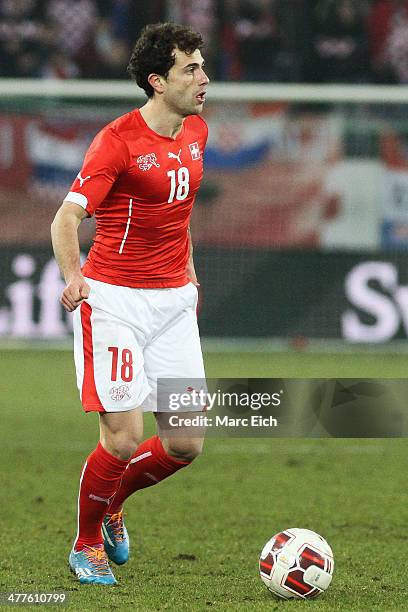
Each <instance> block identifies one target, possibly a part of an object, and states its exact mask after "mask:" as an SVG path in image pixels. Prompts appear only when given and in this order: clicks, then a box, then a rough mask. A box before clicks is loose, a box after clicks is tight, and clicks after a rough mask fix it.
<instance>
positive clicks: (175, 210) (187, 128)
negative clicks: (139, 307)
mask: <svg viewBox="0 0 408 612" xmlns="http://www.w3.org/2000/svg"><path fill="white" fill-rule="evenodd" d="M207 135H208V129H207V125H206V123H205V121H204V120H203V119H202V118H201V117H199V116H198V115H190V116H188V117H186V118H185V119H184V122H183V126H182V129H181V131H180V133H179V134H178V136H177V137H176V138H170V137H167V136H160V135H159V134H157V133H156V132H154V131H153V130H151V129H150V128H149V127H148V125H147V124H146V122H145V121H144V119H143V117H142V115H141V114H140V111H139V110H138V109H136V110H134V111H132V112H130V113H128V114H126V115H123V116H122V117H119V118H118V119H116V120H115V121H113V122H112V123H110V124H109V125H107V126H106V127H105V128H103V129H102V130H101V131H100V132H99V134H98V135H97V136H96V137H95V139H94V141H93V142H92V144H91V146H90V147H89V149H88V152H87V154H86V156H85V160H84V164H83V166H82V169H81V172H80V173H79V174H78V176H77V178H76V179H75V181H74V183H73V184H72V187H71V191H70V192H69V193H68V195H67V196H66V198H65V200H67V201H69V202H74V203H76V204H79V205H80V206H82V207H83V208H84V209H85V210H86V211H87V213H88V214H89V215H90V216H91V215H93V214H95V217H96V235H95V238H94V243H93V245H92V247H91V249H90V251H89V254H88V258H87V260H86V262H85V265H84V267H83V270H82V271H83V274H84V275H85V276H89V277H90V278H93V279H95V280H99V281H103V282H106V283H110V284H113V285H123V286H126V287H146V288H149V287H152V288H154V287H181V286H183V285H185V284H186V283H187V282H188V278H187V276H186V264H187V261H188V258H189V241H188V232H187V230H188V226H189V221H190V216H191V211H192V207H193V204H194V199H195V195H196V193H197V190H198V188H199V186H200V182H201V179H202V176H203V151H204V147H205V144H206V141H207Z"/></svg>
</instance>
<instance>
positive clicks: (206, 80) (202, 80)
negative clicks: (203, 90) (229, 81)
mask: <svg viewBox="0 0 408 612" xmlns="http://www.w3.org/2000/svg"><path fill="white" fill-rule="evenodd" d="M201 72H202V74H201V78H200V85H208V83H209V82H210V79H209V78H208V76H207V75H206V73H205V72H204V70H203V69H201Z"/></svg>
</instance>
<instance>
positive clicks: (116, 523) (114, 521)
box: [108, 510, 125, 542]
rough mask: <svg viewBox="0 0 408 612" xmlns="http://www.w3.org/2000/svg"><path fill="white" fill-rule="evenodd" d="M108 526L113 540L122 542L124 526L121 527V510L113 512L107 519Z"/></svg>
mask: <svg viewBox="0 0 408 612" xmlns="http://www.w3.org/2000/svg"><path fill="white" fill-rule="evenodd" d="M108 525H110V526H111V527H112V530H113V534H114V536H115V540H117V541H118V542H123V539H124V537H125V531H124V525H123V510H121V511H120V512H115V514H111V515H110V517H109V521H108Z"/></svg>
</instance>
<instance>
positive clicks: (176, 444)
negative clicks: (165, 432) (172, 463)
mask: <svg viewBox="0 0 408 612" xmlns="http://www.w3.org/2000/svg"><path fill="white" fill-rule="evenodd" d="M163 446H164V448H165V450H166V452H167V453H168V454H169V455H171V456H172V457H174V459H177V460H178V461H193V459H195V458H196V457H198V456H199V455H201V453H202V450H203V440H201V439H194V438H193V439H191V440H177V438H174V439H170V440H165V441H163Z"/></svg>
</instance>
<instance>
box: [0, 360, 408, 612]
mask: <svg viewBox="0 0 408 612" xmlns="http://www.w3.org/2000/svg"><path fill="white" fill-rule="evenodd" d="M0 364H1V365H0V377H1V379H0V380H1V382H0V385H1V394H0V402H1V408H0V410H1V432H2V443H1V445H0V465H1V469H0V480H1V498H2V500H3V503H2V554H1V556H0V591H9V590H17V591H20V592H25V591H37V592H38V591H41V592H44V591H45V592H50V591H56V590H65V591H67V592H68V593H69V596H70V606H69V608H70V609H73V610H98V609H99V610H136V611H152V610H173V611H175V612H179V611H183V610H185V611H189V612H191V611H199V610H217V611H218V610H230V611H247V610H248V611H251V610H256V611H258V610H259V611H261V610H262V611H263V610H279V611H280V612H283V610H291V611H293V610H295V609H300V608H302V609H304V608H305V607H308V609H313V610H318V611H321V610H322V611H323V610H324V611H327V612H329V611H330V612H333V611H337V610H344V611H347V612H351V611H354V610H370V611H372V610H381V611H389V610H407V609H408V604H407V601H408V581H407V575H406V559H407V552H408V526H407V518H408V516H407V507H408V494H407V473H408V443H407V441H406V440H405V439H393V440H386V439H376V440H363V441H361V440H340V439H309V440H304V439H297V440H283V439H271V440H270V439H265V438H263V439H258V440H253V439H228V440H224V439H209V440H208V442H207V444H206V447H205V452H204V454H203V456H202V457H200V458H199V459H198V460H197V461H196V462H195V463H194V464H193V465H192V466H191V467H190V468H189V469H187V470H182V471H181V472H179V473H178V474H176V475H175V476H174V477H172V478H170V479H168V480H166V481H165V482H163V483H161V484H159V485H158V486H157V487H152V488H150V489H148V490H145V491H141V492H140V493H137V494H136V495H135V496H134V497H133V498H131V499H130V500H129V502H128V504H127V507H126V511H127V519H126V520H127V526H128V528H129V531H130V535H131V539H132V558H131V560H130V562H129V563H128V564H127V565H126V566H124V567H121V568H114V571H115V574H116V577H117V578H118V580H119V586H118V587H115V588H103V587H92V586H91V587H89V586H85V587H82V586H80V585H79V584H78V583H77V582H76V580H75V579H74V578H73V577H72V576H71V574H70V573H69V571H68V567H67V556H68V553H69V550H70V546H71V544H72V540H73V536H74V533H75V529H76V525H75V515H76V497H77V486H78V478H79V472H80V468H81V465H82V462H83V460H84V458H85V456H86V455H87V454H88V452H89V451H90V450H91V449H92V448H93V447H94V445H95V443H96V441H97V417H96V416H95V415H88V416H85V415H84V414H83V413H82V409H81V407H80V404H79V400H78V397H77V392H76V388H75V381H74V369H73V364H72V358H71V355H70V353H68V352H53V351H48V352H47V351H44V352H39V351H37V352H34V351H5V352H3V354H2V357H1V362H0ZM206 366H207V374H208V375H209V376H213V377H239V376H242V377H244V376H245V377H250V376H253V377H263V376H264V377H284V376H287V377H316V378H319V377H325V376H327V377H396V378H398V377H406V357H404V356H395V355H394V356H393V355H388V356H387V355H314V354H309V353H281V354H273V353H272V354H228V353H227V354H214V353H213V354H207V355H206ZM152 425H153V420H152V418H151V416H148V417H146V435H149V434H150V433H151V431H152ZM287 527H306V528H310V529H314V530H316V531H318V532H319V533H321V534H322V535H323V536H324V537H326V538H327V540H328V541H329V543H330V544H331V546H332V548H333V551H334V556H335V565H336V569H335V575H334V579H333V582H332V585H331V587H330V588H329V590H328V592H327V593H326V594H325V595H323V596H322V597H321V598H320V599H318V600H316V601H314V602H302V601H291V602H279V601H276V600H275V599H273V597H272V596H271V595H270V594H269V593H268V591H267V590H266V588H265V587H264V586H263V584H262V583H261V580H260V578H259V576H258V569H257V561H258V555H259V553H260V550H261V549H262V546H263V544H264V543H265V542H266V540H267V539H269V538H270V537H271V536H272V535H273V534H274V533H275V532H277V531H279V530H281V529H284V528H287ZM49 607H50V608H51V606H49ZM31 608H32V609H34V607H33V606H31V607H30V608H29V609H31ZM10 609H11V608H10Z"/></svg>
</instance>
